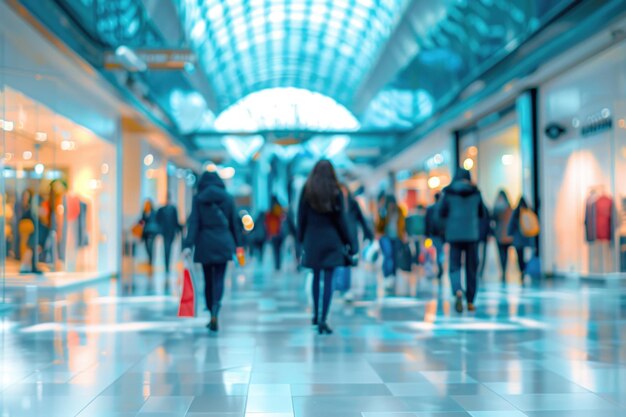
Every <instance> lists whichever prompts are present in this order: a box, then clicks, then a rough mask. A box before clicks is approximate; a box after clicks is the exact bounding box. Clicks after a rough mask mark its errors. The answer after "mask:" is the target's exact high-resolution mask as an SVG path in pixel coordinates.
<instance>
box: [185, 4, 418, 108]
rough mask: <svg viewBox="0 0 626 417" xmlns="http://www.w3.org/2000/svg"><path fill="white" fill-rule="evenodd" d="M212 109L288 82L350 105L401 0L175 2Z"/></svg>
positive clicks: (394, 19) (395, 18) (396, 15)
mask: <svg viewBox="0 0 626 417" xmlns="http://www.w3.org/2000/svg"><path fill="white" fill-rule="evenodd" d="M177 3H178V6H179V11H180V17H181V20H182V22H183V26H184V28H185V31H186V33H187V35H188V38H189V40H190V43H191V44H192V47H193V48H194V49H195V50H196V51H197V53H198V55H199V57H200V61H201V65H202V66H203V68H204V70H205V71H206V73H207V75H208V78H209V81H210V83H211V85H212V87H213V89H214V91H215V93H216V94H215V96H216V97H218V101H219V102H218V105H219V107H220V108H219V109H217V110H223V109H224V108H226V107H228V106H230V105H231V104H233V103H235V102H236V101H238V100H239V99H241V98H243V97H245V96H247V95H248V94H250V93H253V92H255V91H260V90H263V89H268V88H276V87H295V88H301V89H307V90H310V91H314V92H318V93H321V94H323V95H326V96H328V97H332V98H333V99H335V100H336V101H337V102H339V103H341V104H343V105H344V106H346V107H348V108H349V107H350V104H351V101H352V98H353V95H354V94H355V92H356V91H357V89H358V88H359V86H360V85H361V83H362V82H363V81H364V80H365V77H366V76H367V74H368V72H369V71H370V69H371V68H372V66H373V65H374V64H375V63H376V60H377V58H378V56H379V52H380V51H381V48H382V46H383V45H384V44H385V43H386V42H387V40H388V39H389V36H390V34H391V33H392V31H393V29H394V27H395V26H396V24H397V22H398V20H399V18H400V17H401V15H402V12H403V10H404V7H405V5H406V3H407V0H200V1H199V0H178V1H177Z"/></svg>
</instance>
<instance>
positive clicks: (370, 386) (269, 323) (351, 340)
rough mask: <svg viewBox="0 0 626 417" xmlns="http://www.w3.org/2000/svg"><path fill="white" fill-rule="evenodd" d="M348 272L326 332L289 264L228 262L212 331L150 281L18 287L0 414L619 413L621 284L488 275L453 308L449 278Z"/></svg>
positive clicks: (623, 327) (481, 416)
mask: <svg viewBox="0 0 626 417" xmlns="http://www.w3.org/2000/svg"><path fill="white" fill-rule="evenodd" d="M359 277H361V280H359V282H363V286H362V288H363V289H364V292H363V299H361V300H358V301H355V302H353V303H346V302H344V301H343V300H342V299H341V298H339V297H336V298H335V300H334V305H333V310H332V314H331V319H330V322H329V323H330V324H331V326H332V327H333V328H334V329H335V334H334V335H332V336H319V335H317V334H316V332H314V330H313V328H312V327H311V326H310V325H309V323H310V315H311V313H310V307H309V302H308V295H307V291H306V290H305V283H306V281H307V278H306V274H297V273H295V272H293V273H291V272H290V273H282V274H274V273H270V272H268V271H265V270H260V269H257V270H256V271H255V270H254V268H250V269H247V270H237V271H233V272H232V280H231V281H230V285H229V288H228V291H227V297H226V300H225V305H224V309H223V313H222V316H221V329H220V333H219V334H217V335H215V334H209V333H208V332H207V330H206V329H205V327H204V325H205V324H206V320H207V319H206V317H204V314H205V313H203V317H200V318H198V319H190V320H189V319H188V320H180V319H177V318H176V308H177V303H176V298H175V297H172V296H167V295H164V294H163V283H162V282H159V279H155V280H154V281H148V280H146V278H145V277H142V276H137V277H134V279H133V281H132V282H125V283H124V285H118V284H117V283H115V282H114V283H106V284H100V285H98V286H90V287H86V288H84V289H82V290H80V291H79V292H76V293H72V294H69V295H68V294H63V295H60V294H57V295H55V296H48V295H37V296H33V295H32V294H31V295H30V296H28V297H25V298H23V299H19V301H20V303H21V305H22V307H21V308H19V309H16V310H14V311H13V313H10V314H5V315H4V316H2V317H3V319H2V322H1V323H2V327H0V335H1V339H0V404H1V405H0V416H2V417H8V416H11V417H12V416H49V417H55V416H64V417H65V416H74V415H78V416H81V417H87V416H107V417H109V416H110V417H121V416H195V417H200V416H205V417H209V416H214V417H217V416H220V417H235V416H257V417H270V416H271V417H396V416H397V417H401V416H403V417H416V416H420V417H425V416H437V417H462V416H474V417H522V416H529V417H579V416H581V417H582V416H585V417H587V416H590V417H618V416H620V417H623V416H625V415H626V412H625V410H626V343H624V341H625V340H626V287H624V286H621V285H619V284H614V285H607V284H597V285H591V284H581V283H578V282H575V283H572V282H558V283H549V284H544V285H543V286H542V287H540V288H536V287H535V288H522V287H519V286H515V285H511V286H509V287H508V288H502V287H501V286H499V285H496V284H485V285H483V286H482V290H481V292H480V294H479V299H478V311H477V312H476V313H475V314H468V313H465V314H463V315H459V314H457V313H456V312H454V311H453V308H451V303H450V300H449V297H448V294H449V289H448V288H447V287H444V288H443V290H442V292H439V288H438V286H437V285H433V284H432V283H430V282H428V281H425V280H422V281H419V282H417V284H414V285H413V286H411V285H408V284H407V287H409V288H410V289H409V291H408V292H409V294H411V295H410V296H405V297H395V298H381V297H380V294H379V293H378V292H377V289H376V288H377V287H376V275H375V274H373V273H371V272H366V271H359ZM415 285H416V287H415Z"/></svg>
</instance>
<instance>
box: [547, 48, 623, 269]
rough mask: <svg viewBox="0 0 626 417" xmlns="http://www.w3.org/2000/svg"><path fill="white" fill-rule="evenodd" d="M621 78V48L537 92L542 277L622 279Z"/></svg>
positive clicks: (578, 68) (573, 69)
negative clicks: (540, 178) (568, 276)
mask: <svg viewBox="0 0 626 417" xmlns="http://www.w3.org/2000/svg"><path fill="white" fill-rule="evenodd" d="M625 73H626V44H624V43H622V44H620V45H618V46H614V47H612V48H611V49H609V50H606V51H604V52H602V53H601V54H599V55H597V56H595V57H593V58H592V59H589V60H587V61H585V62H583V63H582V64H580V65H579V66H577V67H575V68H572V69H570V70H569V71H567V72H566V73H563V74H561V75H560V76H559V77H558V78H556V79H554V80H553V81H551V82H549V83H547V84H545V85H544V86H542V88H541V90H540V104H541V119H540V120H541V123H540V125H541V151H542V161H541V170H542V171H541V177H542V187H543V192H542V197H543V205H542V222H543V231H544V232H543V233H542V236H543V239H542V241H543V248H544V251H543V261H544V262H543V264H544V269H545V270H546V272H547V273H552V274H559V275H573V276H602V277H607V276H613V275H616V274H617V273H620V272H621V273H623V272H626V253H625V249H624V248H625V247H626V230H625V227H626V221H625V220H626V216H625V214H624V210H625V209H626V201H625V199H626V181H624V178H626V122H625V117H626V80H625V79H624V74H625Z"/></svg>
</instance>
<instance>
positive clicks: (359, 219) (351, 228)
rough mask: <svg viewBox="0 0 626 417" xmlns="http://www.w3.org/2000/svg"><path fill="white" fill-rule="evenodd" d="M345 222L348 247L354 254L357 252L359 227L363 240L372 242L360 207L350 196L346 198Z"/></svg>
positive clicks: (371, 236) (370, 233) (370, 230)
mask: <svg viewBox="0 0 626 417" xmlns="http://www.w3.org/2000/svg"><path fill="white" fill-rule="evenodd" d="M346 222H347V225H348V234H349V235H350V242H351V243H350V245H351V247H352V249H353V251H354V252H355V253H356V252H358V251H359V226H361V229H362V230H363V239H365V240H374V233H373V232H372V229H371V228H370V226H369V225H368V224H367V220H365V216H363V211H362V210H361V206H359V203H358V202H357V201H356V200H355V199H354V197H352V196H348V201H347V203H346Z"/></svg>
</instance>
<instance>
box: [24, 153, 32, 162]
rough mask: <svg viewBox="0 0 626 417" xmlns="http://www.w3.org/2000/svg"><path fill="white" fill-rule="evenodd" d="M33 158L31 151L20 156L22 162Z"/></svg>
mask: <svg viewBox="0 0 626 417" xmlns="http://www.w3.org/2000/svg"><path fill="white" fill-rule="evenodd" d="M32 157H33V153H32V152H31V151H24V153H23V154H22V158H23V159H24V161H29V160H30V159H31V158H32Z"/></svg>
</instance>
